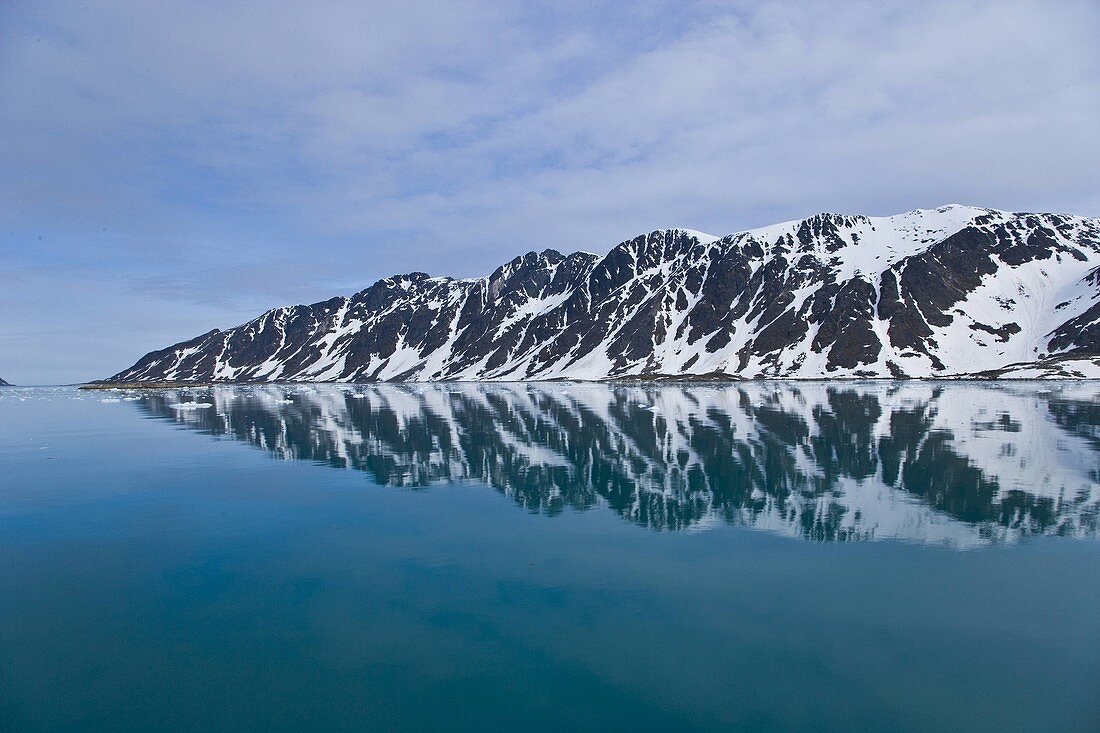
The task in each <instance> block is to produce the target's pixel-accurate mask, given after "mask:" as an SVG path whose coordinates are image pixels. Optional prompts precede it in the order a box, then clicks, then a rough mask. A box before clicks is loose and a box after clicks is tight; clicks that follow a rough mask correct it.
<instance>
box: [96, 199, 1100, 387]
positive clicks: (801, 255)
mask: <svg viewBox="0 0 1100 733" xmlns="http://www.w3.org/2000/svg"><path fill="white" fill-rule="evenodd" d="M1098 224H1100V222H1096V221H1095V220H1085V219H1081V218H1079V217H1066V216H1061V215H1054V214H1013V213H1005V212H997V211H995V210H992V209H982V208H978V207H972V206H964V205H960V204H949V205H946V206H941V207H939V208H936V209H917V210H914V211H911V212H907V213H904V214H896V215H893V216H885V217H869V216H864V215H850V214H836V213H830V212H823V213H819V214H815V215H813V216H810V217H808V218H805V219H799V220H794V221H790V222H784V223H780V224H773V225H771V226H768V227H761V228H757V229H752V230H748V231H744V232H740V233H738V234H733V235H729V236H727V237H724V238H722V239H720V240H719V239H718V238H716V237H713V236H712V235H708V234H704V233H702V232H699V231H696V230H691V229H681V228H674V229H664V230H656V231H653V232H650V233H648V234H643V235H639V236H637V237H635V238H633V239H630V240H626V241H624V242H622V243H620V244H619V245H617V246H615V247H614V248H612V249H611V250H610V251H609V252H608V254H607V255H605V256H603V257H600V256H597V255H593V254H590V253H583V252H575V253H573V254H570V255H568V256H567V255H563V254H562V253H561V252H559V251H557V250H555V249H544V250H542V251H541V252H536V251H532V252H528V253H526V254H524V255H520V256H517V257H515V258H513V259H512V260H511V261H509V262H507V263H506V264H503V265H501V266H500V267H498V268H497V269H496V270H495V271H494V272H493V273H492V274H491V275H489V276H488V277H485V278H477V279H467V280H455V279H452V278H431V277H429V276H428V275H427V274H425V273H422V272H414V273H409V274H407V275H397V276H394V277H391V278H387V279H385V280H382V281H379V283H377V284H376V285H375V286H372V287H371V288H368V289H367V290H365V291H362V292H361V293H358V294H356V295H355V296H352V297H351V298H341V299H334V300H331V301H326V302H325V303H318V304H314V305H313V306H297V307H295V308H293V309H283V310H280V311H278V312H275V311H272V312H271V313H269V314H265V315H264V316H261V317H260V318H258V319H256V320H255V321H252V322H250V323H249V324H245V325H244V326H241V327H238V328H236V329H229V330H228V331H225V332H212V333H211V334H207V335H206V336H204V337H199V338H198V339H193V340H192V341H190V342H185V343H184V344H178V345H176V346H175V347H170V348H169V349H165V350H162V351H159V352H153V353H152V354H149V355H147V356H146V357H144V358H143V359H141V360H140V361H139V362H138V363H137V364H135V365H134V366H133V367H131V368H129V369H127V370H125V371H123V372H120V373H119V374H117V375H116V376H115V377H114V378H115V379H118V380H123V381H132V380H165V379H174V380H202V381H217V380H231V381H273V380H304V381H377V380H436V379H449V380H483V379H489V380H526V379H607V378H621V377H647V378H657V377H690V378H698V377H707V378H714V377H722V378H764V377H769V378H863V377H895V378H897V377H947V376H957V375H963V374H967V375H975V374H977V375H982V376H994V375H997V374H1005V373H1012V374H1017V375H1021V374H1031V375H1035V374H1038V375H1044V374H1045V375H1051V376H1057V375H1061V376H1081V375H1085V374H1092V373H1094V372H1095V373H1098V374H1100V365H1098V364H1097V363H1095V360H1096V356H1095V355H1096V354H1100V281H1098V280H1100V279H1098V278H1096V277H1095V275H1094V274H1090V273H1095V272H1096V271H1097V268H1098V267H1100V225H1098ZM715 243H718V246H711V245H713V244H715ZM700 245H703V246H700ZM272 324H273V325H274V327H271V325H272Z"/></svg>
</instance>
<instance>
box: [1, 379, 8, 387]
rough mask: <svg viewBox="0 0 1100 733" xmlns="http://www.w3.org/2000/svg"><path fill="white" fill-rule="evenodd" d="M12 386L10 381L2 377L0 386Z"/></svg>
mask: <svg viewBox="0 0 1100 733" xmlns="http://www.w3.org/2000/svg"><path fill="white" fill-rule="evenodd" d="M10 386H11V385H10V384H9V383H7V382H5V381H4V380H3V379H0V387H10Z"/></svg>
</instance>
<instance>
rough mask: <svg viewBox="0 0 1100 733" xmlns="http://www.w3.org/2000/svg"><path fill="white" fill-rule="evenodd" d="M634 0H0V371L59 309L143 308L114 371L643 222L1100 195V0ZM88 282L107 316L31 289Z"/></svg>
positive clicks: (1096, 199)
mask: <svg viewBox="0 0 1100 733" xmlns="http://www.w3.org/2000/svg"><path fill="white" fill-rule="evenodd" d="M623 5H624V4H620V3H561V4H554V5H548V6H544V7H541V8H540V7H535V6H534V5H523V4H515V5H510V4H501V3H441V2H432V3H423V4H419V3H380V4H374V3H372V4H369V5H366V4H361V3H348V4H342V3H324V4H315V3H280V4H278V5H276V6H272V5H270V4H268V3H250V2H234V3H209V4H206V3H176V2H168V1H167V0H166V1H165V2H159V3H155V4H150V3H96V4H92V5H86V6H79V5H76V4H71V3H58V4H51V3H30V2H10V3H5V4H3V6H0V166H2V167H3V169H4V170H6V171H12V172H13V173H12V174H11V175H7V176H4V177H3V178H2V179H0V268H3V269H0V285H6V286H9V291H8V292H9V295H7V296H6V297H3V299H2V304H3V307H4V309H5V312H6V313H9V314H11V315H9V316H8V320H9V321H10V322H11V323H12V324H13V325H10V326H0V329H2V328H7V329H9V330H8V331H6V332H5V331H2V330H0V336H3V337H4V343H5V344H6V346H5V353H0V374H2V375H5V376H6V377H8V378H11V379H22V380H23V381H38V380H36V379H33V377H31V376H30V375H32V374H33V373H37V372H38V371H39V370H45V371H43V372H41V373H49V367H48V366H47V363H48V361H49V355H50V354H51V352H53V351H55V343H56V340H57V336H56V332H54V333H52V334H51V335H49V336H47V335H45V333H46V330H47V324H48V325H49V328H52V329H56V328H57V327H58V326H57V324H69V325H68V327H69V328H70V329H71V330H72V333H73V334H76V333H86V332H88V331H93V332H94V331H95V329H98V328H102V327H103V326H102V323H104V322H114V323H119V322H124V320H125V318H126V317H127V316H128V315H130V314H131V313H132V311H133V309H134V308H139V309H141V310H142V312H143V322H144V323H145V324H146V325H143V326H142V329H141V334H142V335H141V336H140V337H139V336H137V335H136V332H135V335H128V334H127V333H126V332H125V331H123V333H121V334H112V335H111V342H110V344H107V345H104V346H103V347H102V348H99V349H97V354H98V355H97V356H96V358H94V359H89V360H87V361H86V362H84V363H85V365H86V373H85V372H81V373H78V374H70V373H69V372H68V371H67V370H68V367H66V370H65V375H66V378H67V379H79V378H88V377H94V376H101V375H102V374H104V373H108V372H113V371H116V370H117V369H118V368H120V367H121V366H124V365H125V364H126V363H129V362H130V361H132V360H133V359H134V358H136V357H137V356H139V355H140V353H142V352H143V351H144V350H146V349H149V348H153V347H157V346H162V345H164V344H165V343H167V342H168V341H171V340H173V339H177V338H182V337H183V336H186V335H188V334H189V333H190V332H191V330H196V329H197V331H201V330H205V329H206V328H208V327H213V326H227V325H232V324H233V323H234V322H236V321H237V320H239V319H241V318H244V317H246V316H247V315H249V314H251V313H252V312H253V310H252V309H262V308H264V307H267V306H268V305H275V304H281V303H285V302H288V301H294V300H297V299H307V300H308V299H320V298H323V297H327V296H328V295H331V294H335V293H336V292H340V291H348V290H354V289H358V288H359V287H362V286H364V285H366V284H369V282H371V281H373V280H374V279H376V278H377V277H380V276H384V275H387V274H391V273H393V272H399V271H409V270H428V271H432V272H435V273H440V274H454V275H476V274H482V273H484V272H487V271H489V270H490V269H492V267H494V266H495V265H496V264H497V263H499V262H500V261H503V260H505V259H508V258H510V257H511V256H513V255H514V254H516V253H518V252H521V251H526V250H529V249H538V248H542V247H545V246H553V247H556V248H559V249H562V250H574V249H588V250H595V251H605V250H606V249H608V248H609V247H610V246H612V245H613V244H614V243H616V242H617V241H619V240H621V239H625V238H627V237H629V236H632V235H633V234H635V233H638V232H641V231H646V230H649V229H653V228H656V227H663V226H673V225H679V226H688V227H692V228H698V229H703V230H707V231H712V232H714V233H717V234H723V233H728V232H731V231H735V230H738V229H741V228H745V227H748V226H755V225H760V224H765V223H769V222H772V221H776V220H783V219H790V218H796V217H799V216H803V215H806V214H809V213H812V212H816V211H821V210H838V211H846V212H862V213H872V214H885V213H892V212H896V211H902V210H907V209H911V208H914V207H917V206H934V205H938V204H941V203H946V202H949V201H963V202H966V203H975V204H979V205H987V206H994V207H999V208H1008V209H1049V210H1065V211H1071V212H1074V213H1080V214H1087V215H1100V193H1098V192H1097V190H1096V187H1095V171H1096V169H1097V168H1098V167H1100V143H1098V142H1097V140H1096V136H1095V133H1094V128H1095V120H1096V119H1097V118H1098V117H1100V47H1098V45H1097V44H1096V43H1095V42H1094V39H1093V37H1092V36H1093V35H1094V32H1095V29H1096V28H1097V27H1100V7H1098V6H1097V5H1096V4H1095V3H1092V2H1065V3H1059V4H1049V3H1038V2H976V1H975V2H955V3H936V4H929V3H870V2H868V3H843V4H836V3H816V2H805V3H768V2H760V3H757V2H753V3H739V4H734V5H720V4H712V3H660V2H650V3H640V4H636V5H632V6H630V7H628V8H624V7H623ZM40 238H41V239H40ZM16 272H19V273H23V274H22V275H19V276H18V277H21V278H23V279H22V280H21V281H20V282H19V284H18V287H15V283H14V282H13V281H14V279H15V278H16V277H17V276H16V275H15V274H14V273H16ZM28 273H31V274H28ZM74 283H79V284H80V289H81V292H82V293H83V296H84V297H85V298H86V300H87V301H94V304H95V307H94V308H93V309H92V310H93V311H94V312H95V318H96V320H95V321H94V322H93V321H92V320H91V319H90V317H89V316H88V315H87V309H84V308H81V307H79V306H77V305H74V304H73V303H71V302H70V301H69V299H67V298H64V297H57V298H54V299H53V300H52V301H51V300H50V299H49V298H32V297H29V296H28V290H27V289H28V288H32V289H33V290H34V292H38V293H55V294H60V293H64V292H66V291H69V290H72V286H73V284H74ZM335 288H340V290H335ZM15 292H19V293H22V295H21V296H20V297H14V296H13V295H11V293H15ZM30 303H33V307H31V305H30ZM200 321H201V322H202V323H201V325H200V323H199V322H200ZM36 326H37V327H36ZM16 329H18V335H16ZM184 329H190V330H186V331H185V330H184ZM35 333H41V334H43V335H42V336H40V337H36V336H34V334H35ZM73 338H74V339H75V338H76V337H75V336H74V337H73ZM74 342H75V341H74Z"/></svg>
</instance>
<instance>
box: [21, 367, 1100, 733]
mask: <svg viewBox="0 0 1100 733" xmlns="http://www.w3.org/2000/svg"><path fill="white" fill-rule="evenodd" d="M194 403H200V404H202V405H204V406H201V407H193V406H191V405H192V404H194ZM273 459H274V460H273ZM1098 535H1100V385H1097V386H1093V385H1089V384H1084V385H1082V384H1077V385H1074V384H1064V385H1059V384H1044V385H1035V384H1021V385H1012V386H1003V387H997V386H989V385H973V384H956V385H934V384H907V385H901V386H899V385H889V384H868V385H856V386H852V385H844V386H840V387H828V386H826V385H819V384H798V385H786V386H783V385H775V384H753V385H748V386H700V387H629V386H603V385H565V384H555V385H544V386H520V385H505V386H464V385H453V384H452V385H439V386H432V387H398V386H378V387H373V386H372V387H366V386H364V387H348V388H336V387H333V388H328V387H319V388H312V387H302V386H293V387H265V388H243V387H238V388H224V389H216V390H194V391H181V392H177V391H170V392H162V393H150V394H147V395H143V396H141V397H140V398H134V397H132V396H128V395H127V394H125V393H111V392H106V393H105V392H91V393H88V392H78V391H76V390H72V389H12V390H4V391H0V730H4V731H22V730H78V731H97V730H102V731H126V730H230V729H232V730H256V731H271V730H303V729H312V730H429V729H434V730H439V729H450V730H563V729H569V730H577V729H588V730H595V729H599V730H639V729H668V728H673V727H675V728H676V729H677V730H682V731H692V730H746V731H757V730H759V731H770V730H798V731H802V730H804V731H832V730H835V731H849V730H867V731H977V730H995V731H1046V730H1049V731H1096V730H1100V693H1098V692H1097V690H1098V689H1100V540H1098Z"/></svg>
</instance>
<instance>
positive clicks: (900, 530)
mask: <svg viewBox="0 0 1100 733" xmlns="http://www.w3.org/2000/svg"><path fill="white" fill-rule="evenodd" d="M187 401H196V402H206V403H211V404H212V407H210V408H205V409H181V408H180V403H181V402H187ZM136 404H137V405H138V406H139V407H140V409H142V410H144V411H146V412H147V413H148V414H150V415H152V416H155V417H159V418H166V419H170V420H173V421H176V422H179V423H182V424H183V425H186V426H188V427H191V428H195V429H198V430H200V431H202V432H204V433H207V434H211V435H228V436H232V437H233V438H236V439H238V440H242V441H246V442H248V443H251V444H253V445H256V446H259V447H260V448H263V449H265V450H268V451H270V452H271V454H272V455H274V456H276V457H279V458H284V459H298V460H310V461H316V462H320V463H325V464H328V465H331V466H335V467H340V468H354V469H358V470H362V471H366V472H367V473H369V474H370V476H371V477H372V478H373V479H374V480H375V481H376V482H378V483H380V484H384V485H390V486H403V487H421V486H429V485H433V484H438V483H446V482H451V481H479V482H483V483H487V484H490V485H492V486H493V487H495V488H497V489H498V490H500V491H501V492H503V493H504V494H505V495H507V496H509V497H511V498H512V499H513V500H514V501H515V502H516V503H517V504H519V505H520V506H522V507H525V508H527V509H530V510H532V511H538V512H544V513H546V514H550V515H553V514H558V513H560V512H561V511H562V510H564V509H566V508H573V509H588V508H592V507H606V508H609V509H611V510H613V511H615V512H617V513H618V514H619V515H620V516H622V517H623V518H624V519H627V520H629V521H632V522H636V523H638V524H641V525H644V526H648V527H652V528H655V529H668V530H692V529H701V528H705V527H707V526H710V525H712V524H714V523H716V522H726V523H730V524H735V525H744V526H748V527H752V528H756V529H764V530H769V531H773V532H778V533H782V534H786V535H791V536H797V537H801V538H805V539H808V540H816V541H842V540H872V539H904V540H908V541H915V542H925V543H933V544H946V545H950V546H955V547H969V546H974V545H979V544H984V543H989V542H1005V541H1013V540H1016V539H1018V538H1020V537H1023V536H1026V535H1036V534H1041V535H1061V536H1070V537H1095V536H1096V535H1097V534H1098V532H1097V528H1098V511H1100V492H1098V490H1097V482H1098V480H1100V479H1098V476H1100V452H1098V448H1100V430H1098V426H1100V401H1098V400H1097V396H1096V388H1095V387H1094V386H1093V385H1091V384H1089V383H1058V384H1042V385H1037V384H1027V383H1020V384H998V385H986V384H979V383H956V384H944V383H928V382H907V383H865V384H852V383H847V384H827V383H797V384H791V383H784V384H779V383H756V382H754V383H743V384H737V385H713V386H633V385H621V384H615V385H612V384H454V383H449V384H432V385H388V384H387V385H343V386H312V385H310V386H306V385H291V386H262V387H261V386H248V387H219V388H213V389H208V390H191V391H182V392H179V393H176V392H163V393H149V394H147V395H145V396H143V397H142V398H141V399H140V400H139V401H138V402H137V403H136Z"/></svg>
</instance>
